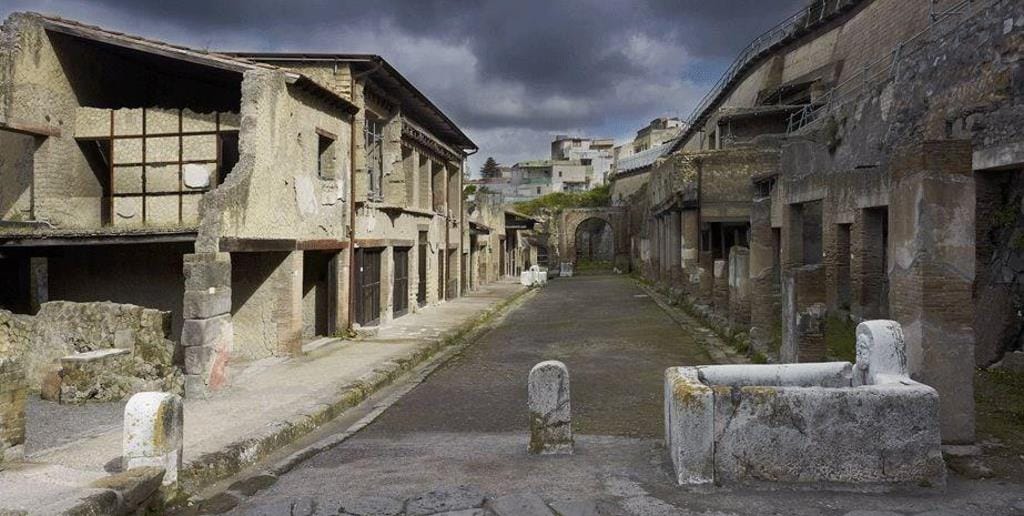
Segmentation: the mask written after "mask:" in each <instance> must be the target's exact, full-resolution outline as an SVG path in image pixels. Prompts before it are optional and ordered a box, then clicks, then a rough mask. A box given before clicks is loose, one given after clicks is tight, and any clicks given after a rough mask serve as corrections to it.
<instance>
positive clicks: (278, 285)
mask: <svg viewBox="0 0 1024 516" xmlns="http://www.w3.org/2000/svg"><path fill="white" fill-rule="evenodd" d="M270 281H273V282H274V285H273V288H274V293H275V297H276V298H277V309H276V310H274V316H275V320H276V322H277V349H278V354H280V355H298V354H301V353H302V251H292V252H290V253H288V255H287V256H286V257H285V259H284V260H283V261H282V262H281V265H280V266H279V267H278V269H277V271H275V272H274V274H273V275H272V276H271V278H270Z"/></svg>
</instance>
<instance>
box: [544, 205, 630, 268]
mask: <svg viewBox="0 0 1024 516" xmlns="http://www.w3.org/2000/svg"><path fill="white" fill-rule="evenodd" d="M559 222H560V223H559V225H558V226H559V231H558V233H559V239H558V242H559V246H558V247H559V249H558V259H559V261H562V262H572V263H579V261H580V258H583V257H586V258H590V257H594V256H595V255H596V256H597V257H598V259H599V260H600V261H607V262H610V263H611V264H612V265H614V266H615V267H617V268H618V269H619V270H621V271H628V270H629V247H628V245H629V244H628V242H629V240H628V238H627V237H626V229H627V228H626V216H625V210H624V209H623V208H621V207H604V208H572V209H568V210H565V211H563V212H562V216H561V220H560V221H559ZM581 237H582V238H581Z"/></svg>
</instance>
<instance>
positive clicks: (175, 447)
mask: <svg viewBox="0 0 1024 516" xmlns="http://www.w3.org/2000/svg"><path fill="white" fill-rule="evenodd" d="M183 431H184V414H183V411H182V405H181V396H178V395H177V394H172V393H169V392H140V393H138V394H136V395H134V396H132V397H131V399H130V400H128V405H127V406H126V407H125V408H124V441H123V447H124V451H123V452H122V460H123V462H124V470H125V471H128V470H130V469H133V468H141V467H146V466H156V467H161V468H164V471H165V473H164V485H170V484H175V483H177V482H178V469H179V468H180V467H181V453H182V444H183V439H182V434H183Z"/></svg>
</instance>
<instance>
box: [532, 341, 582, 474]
mask: <svg viewBox="0 0 1024 516" xmlns="http://www.w3.org/2000/svg"><path fill="white" fill-rule="evenodd" d="M529 398H530V400H529V406H530V447H529V451H530V453H533V454H541V455H557V454H571V453H572V452H573V439H572V407H571V405H570V402H569V370H568V369H567V368H566V367H565V364H563V363H561V362H559V361H557V360H548V361H545V362H541V363H539V364H537V365H535V366H533V369H531V370H530V380H529Z"/></svg>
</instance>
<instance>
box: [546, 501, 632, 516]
mask: <svg viewBox="0 0 1024 516" xmlns="http://www.w3.org/2000/svg"><path fill="white" fill-rule="evenodd" d="M551 508H552V509H554V511H555V512H556V513H558V514H559V516H620V515H624V514H626V512H625V511H624V510H623V509H622V508H621V507H619V506H618V505H616V504H615V503H613V502H610V501H606V500H576V501H572V502H552V503H551Z"/></svg>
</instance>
